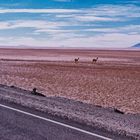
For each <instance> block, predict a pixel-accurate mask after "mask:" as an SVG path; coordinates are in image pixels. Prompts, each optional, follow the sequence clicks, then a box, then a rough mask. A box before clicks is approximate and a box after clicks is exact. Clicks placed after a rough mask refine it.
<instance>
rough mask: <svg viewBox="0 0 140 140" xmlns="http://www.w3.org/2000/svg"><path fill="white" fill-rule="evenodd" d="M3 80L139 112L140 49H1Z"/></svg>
mask: <svg viewBox="0 0 140 140" xmlns="http://www.w3.org/2000/svg"><path fill="white" fill-rule="evenodd" d="M77 57H79V58H80V61H79V63H77V64H75V63H74V58H77ZM96 57H99V60H98V61H97V63H96V64H92V63H91V60H92V59H93V58H96ZM0 84H6V85H15V86H18V87H21V88H25V89H29V90H31V89H32V88H34V87H36V88H37V89H38V91H39V92H42V93H44V94H46V95H48V96H63V97H67V98H72V99H75V100H80V101H83V102H86V103H90V104H94V105H101V106H105V107H117V108H119V109H121V110H123V111H125V112H130V113H140V51H132V50H131V51H127V50H125V51H117V50H114V51H111V50H108V51H107V50H100V51H97V50H65V49H61V50H55V49H54V50H53V49H49V50H47V49H46V50H45V49H44V50H41V49H40V50H39V49H34V50H33V49H21V50H19V49H0Z"/></svg>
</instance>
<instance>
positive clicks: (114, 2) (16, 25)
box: [0, 0, 140, 48]
mask: <svg viewBox="0 0 140 140" xmlns="http://www.w3.org/2000/svg"><path fill="white" fill-rule="evenodd" d="M139 42H140V1H139V0H0V46H2V45H4V46H8V45H10V46H19V47H20V46H21V45H27V46H35V47H38V46H41V47H93V48H94V47H95V48H127V47H130V46H132V45H134V44H137V43H139Z"/></svg>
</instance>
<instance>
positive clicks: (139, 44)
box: [132, 43, 140, 49]
mask: <svg viewBox="0 0 140 140" xmlns="http://www.w3.org/2000/svg"><path fill="white" fill-rule="evenodd" d="M132 48H139V49H140V43H138V44H136V45H134V46H132Z"/></svg>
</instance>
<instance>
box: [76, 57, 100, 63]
mask: <svg viewBox="0 0 140 140" xmlns="http://www.w3.org/2000/svg"><path fill="white" fill-rule="evenodd" d="M79 59H80V58H79V57H78V58H75V59H74V62H75V63H78V62H79ZM97 61H98V57H96V58H93V59H92V63H96V62H97Z"/></svg>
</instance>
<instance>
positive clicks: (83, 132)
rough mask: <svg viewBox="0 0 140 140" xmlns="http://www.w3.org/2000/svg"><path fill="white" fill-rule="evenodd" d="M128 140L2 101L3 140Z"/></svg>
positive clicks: (0, 137) (0, 136) (0, 124)
mask: <svg viewBox="0 0 140 140" xmlns="http://www.w3.org/2000/svg"><path fill="white" fill-rule="evenodd" d="M113 139H114V140H115V139H116V140H125V139H127V140H128V138H125V137H120V136H116V135H112V134H109V133H106V132H103V131H99V130H97V129H94V128H88V127H86V126H82V125H80V124H76V123H75V122H71V121H68V120H62V119H60V118H55V117H52V116H50V115H48V114H46V113H42V112H39V111H35V110H32V109H29V108H24V107H22V106H19V105H17V104H12V103H7V102H4V101H0V140H113Z"/></svg>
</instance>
